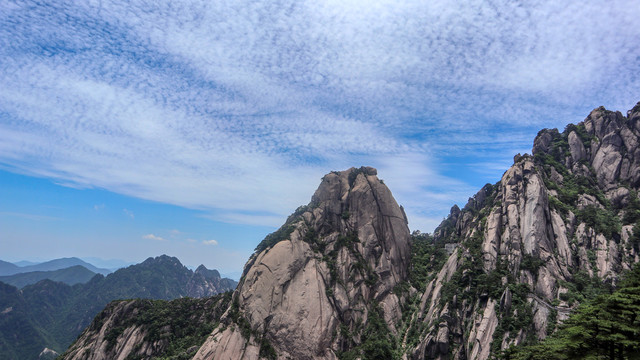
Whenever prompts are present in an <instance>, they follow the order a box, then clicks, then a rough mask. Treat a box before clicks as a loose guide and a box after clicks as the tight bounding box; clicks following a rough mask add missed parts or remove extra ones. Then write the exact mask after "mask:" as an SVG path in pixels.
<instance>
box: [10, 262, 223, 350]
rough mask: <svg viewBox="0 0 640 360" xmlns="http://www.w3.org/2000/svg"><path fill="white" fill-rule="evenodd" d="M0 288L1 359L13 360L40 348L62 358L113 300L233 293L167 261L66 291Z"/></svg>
mask: <svg viewBox="0 0 640 360" xmlns="http://www.w3.org/2000/svg"><path fill="white" fill-rule="evenodd" d="M0 284H1V285H2V286H3V288H2V289H4V290H3V291H4V292H5V295H6V297H7V299H13V300H10V302H11V303H7V304H4V303H3V302H0V307H1V309H0V313H2V312H3V311H6V313H3V314H4V315H5V316H0V354H13V356H14V358H16V359H33V358H36V357H37V356H38V354H39V353H40V352H41V351H42V350H43V349H44V348H45V347H46V348H49V349H53V350H55V351H57V352H59V353H62V352H63V351H64V350H65V349H66V348H67V347H68V346H69V345H70V344H71V343H72V342H73V340H74V339H75V338H76V337H77V335H79V334H80V333H81V332H82V330H83V329H85V328H86V327H87V326H88V325H89V324H90V323H91V321H92V319H93V318H94V317H95V316H96V315H97V314H99V313H100V311H101V310H102V309H103V308H104V307H105V306H106V305H107V304H108V303H109V302H110V301H112V300H117V299H131V298H150V299H165V300H171V299H175V298H182V297H194V298H200V297H206V296H212V295H215V294H217V293H220V292H224V291H229V290H232V289H233V288H235V282H232V280H230V279H221V278H215V277H214V276H211V277H209V278H205V277H204V276H203V275H202V274H195V273H194V272H192V271H191V270H189V269H187V268H186V267H184V266H183V265H182V264H181V263H180V261H179V260H178V259H177V258H175V257H169V256H166V255H163V256H158V257H156V258H152V257H150V258H148V259H146V260H145V261H144V262H143V263H141V264H137V265H132V266H129V267H127V268H124V269H119V270H118V271H116V272H114V273H112V274H109V275H107V276H106V277H105V276H103V275H101V274H96V275H95V276H93V277H92V278H91V280H89V282H87V283H86V284H76V285H73V286H70V285H67V284H64V283H60V282H55V281H52V280H49V279H45V280H41V281H39V282H38V283H36V284H32V285H27V286H25V287H24V288H22V289H20V290H18V289H16V288H15V287H13V286H10V285H7V284H4V283H0ZM5 295H3V296H0V299H2V298H3V297H5ZM7 301H9V300H7ZM12 303H15V304H21V305H20V306H18V307H16V306H13V305H12ZM14 309H15V310H14ZM18 310H19V311H18ZM17 323H18V324H21V326H22V328H23V331H21V332H22V333H24V334H27V335H28V336H25V340H24V343H23V344H22V345H21V343H19V342H15V341H12V340H11V339H12V338H13V337H14V336H15V334H14V331H15V329H14V328H15V326H16V325H15V324H17ZM25 344H29V345H28V346H26V345H25Z"/></svg>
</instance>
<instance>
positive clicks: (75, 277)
mask: <svg viewBox="0 0 640 360" xmlns="http://www.w3.org/2000/svg"><path fill="white" fill-rule="evenodd" d="M95 275H96V273H95V272H93V271H91V270H89V269H87V268H86V267H84V266H82V265H75V266H71V267H68V268H64V269H59V270H53V271H31V272H24V273H18V274H14V275H9V276H0V281H2V282H4V283H7V284H10V285H13V286H16V287H18V288H23V287H25V286H27V285H31V284H35V283H37V282H38V281H40V280H44V279H50V280H53V281H60V282H63V283H65V284H69V285H75V284H84V283H86V282H88V281H89V280H91V278H92V277H94V276H95Z"/></svg>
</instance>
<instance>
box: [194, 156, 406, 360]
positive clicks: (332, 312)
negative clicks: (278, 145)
mask: <svg viewBox="0 0 640 360" xmlns="http://www.w3.org/2000/svg"><path fill="white" fill-rule="evenodd" d="M376 174H377V172H376V170H375V169H373V168H366V167H363V168H360V169H355V168H352V169H349V170H346V171H342V172H332V173H330V174H328V175H326V176H325V177H324V178H323V179H322V183H321V184H320V187H319V188H318V190H317V191H316V192H315V194H314V195H313V198H312V200H311V203H310V204H309V205H307V206H304V207H301V208H299V209H298V210H297V211H296V212H295V213H294V214H293V215H291V216H290V217H289V219H288V220H287V222H286V223H285V225H284V226H283V227H282V228H281V229H280V230H278V231H277V232H276V233H274V234H272V235H270V236H269V237H267V238H266V239H265V241H263V243H262V244H260V245H259V246H258V248H257V251H256V253H255V254H254V255H253V256H252V257H251V258H250V259H249V261H248V263H247V265H246V266H245V270H244V275H243V277H242V279H241V281H240V284H239V285H238V288H237V290H236V291H235V293H234V297H233V301H234V303H233V305H232V307H231V308H230V309H229V310H228V311H227V314H226V317H225V320H224V321H226V326H224V327H221V328H219V329H217V330H216V331H215V332H214V333H213V334H212V335H211V337H210V339H209V340H208V341H207V342H206V343H205V344H204V345H203V346H202V347H201V348H200V350H199V351H198V353H197V354H196V356H195V359H214V358H215V359H238V358H245V359H257V358H259V357H260V356H267V355H269V354H272V355H274V356H276V357H277V358H283V359H286V358H294V359H316V358H326V359H335V358H337V357H338V355H340V354H343V353H347V352H349V351H351V350H352V349H354V348H357V347H358V345H360V344H362V343H363V342H364V341H365V339H363V338H362V336H361V335H362V330H363V329H364V328H366V327H367V324H368V321H369V318H370V317H371V313H372V312H376V314H375V316H381V317H382V318H383V319H384V323H385V324H386V326H387V327H388V329H389V332H390V334H397V329H396V324H398V323H399V320H400V318H401V315H402V314H401V310H400V299H399V298H398V296H397V295H396V294H395V293H394V291H393V290H394V288H395V287H396V286H397V285H398V284H400V283H401V282H403V281H405V280H406V279H407V270H408V266H409V255H410V248H409V246H410V244H409V239H410V234H409V229H408V227H407V219H406V217H405V214H404V211H403V210H402V208H401V207H399V206H398V204H397V203H396V201H395V200H394V199H393V197H392V195H391V192H390V191H389V189H388V188H387V187H386V186H385V185H384V184H383V183H382V182H381V181H380V180H379V179H378V178H377V176H376Z"/></svg>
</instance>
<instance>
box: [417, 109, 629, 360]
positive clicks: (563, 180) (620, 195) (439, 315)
mask: <svg viewBox="0 0 640 360" xmlns="http://www.w3.org/2000/svg"><path fill="white" fill-rule="evenodd" d="M639 123H640V103H639V104H638V105H636V107H634V109H632V110H630V111H629V112H628V115H627V116H626V117H625V116H623V115H622V114H621V113H619V112H611V111H608V110H606V109H604V108H602V107H601V108H598V109H595V110H593V111H592V112H591V114H589V116H588V117H587V118H586V119H585V120H584V122H582V123H579V124H578V125H569V126H567V128H566V129H565V131H564V132H563V133H560V132H558V130H556V129H553V130H546V129H545V130H542V131H540V133H539V134H538V136H537V137H536V139H535V141H534V145H533V155H526V154H525V155H524V156H517V157H516V158H515V163H514V164H513V166H512V167H511V168H510V169H508V170H507V171H506V172H505V173H504V175H503V177H502V179H501V180H500V181H499V182H498V183H496V184H495V185H487V186H485V187H484V188H483V189H482V190H481V191H480V192H479V193H478V194H476V195H475V196H474V197H473V198H471V199H470V200H469V203H468V204H467V205H466V206H465V207H464V208H463V209H462V210H459V209H457V208H455V209H452V211H451V214H450V215H449V218H448V219H447V221H445V222H443V224H442V225H441V226H440V227H439V228H438V229H436V231H435V233H434V236H435V238H436V239H435V240H436V241H445V242H455V243H459V246H458V252H455V253H453V254H452V255H451V256H450V258H449V261H448V262H447V263H446V265H445V266H444V267H443V268H442V269H441V270H440V272H439V274H438V276H437V277H436V278H435V279H434V280H432V281H431V283H429V284H428V286H427V289H426V291H425V293H424V294H423V295H422V299H423V302H424V305H423V306H422V307H421V309H420V310H419V311H418V313H417V314H416V315H415V318H416V319H417V320H418V321H419V322H420V324H421V328H422V329H424V330H423V334H424V335H423V336H422V337H421V341H420V343H419V345H418V346H416V348H415V349H413V350H412V356H413V358H415V359H423V358H425V357H426V358H433V359H487V358H489V357H490V355H491V354H492V353H495V352H496V351H499V350H500V349H505V348H507V347H508V346H510V345H512V344H519V343H522V342H524V341H525V340H526V339H527V338H531V337H536V338H539V339H542V338H544V337H546V336H547V335H548V332H549V331H553V329H554V328H555V325H556V323H557V322H558V321H560V320H563V319H566V318H567V317H568V315H569V313H570V312H571V310H572V309H573V308H575V307H576V306H577V304H578V303H577V301H576V300H575V297H574V295H575V294H576V293H577V291H576V286H575V283H576V281H579V279H584V278H591V279H594V280H595V281H600V282H604V283H606V284H610V285H612V286H614V285H615V282H616V281H617V276H618V274H620V272H621V271H622V270H624V269H628V268H629V267H630V266H631V265H632V264H633V263H635V262H637V261H638V260H640V259H639V257H638V250H639V249H638V244H637V243H633V242H632V241H631V240H630V238H631V237H632V235H633V230H632V228H633V225H634V224H635V223H636V222H637V221H638V220H640V213H639V212H638V210H640V200H639V199H638V190H639V187H640V149H639V148H638V142H639V141H640V124H639ZM475 257H481V259H482V263H481V264H480V265H481V267H482V273H480V274H479V275H477V274H474V275H473V276H468V275H467V274H470V273H471V272H472V271H473V269H474V265H473V264H474V263H473V258H475ZM480 265H475V266H476V267H477V266H480ZM483 274H484V275H483ZM478 276H487V277H491V276H494V280H495V279H499V281H500V282H501V283H502V284H503V285H502V286H498V287H497V288H496V287H494V289H498V290H500V292H498V293H494V294H492V293H491V288H489V291H485V292H484V293H483V292H479V293H475V294H474V295H475V296H476V297H475V298H473V297H469V296H468V294H470V293H472V291H471V290H473V289H472V286H468V287H465V286H466V285H465V284H466V283H465V279H466V280H469V281H471V282H473V281H477V282H478V283H480V282H481V281H482V280H480V281H478V280H477V279H478ZM452 278H453V279H455V283H454V285H456V286H458V288H457V295H456V296H455V297H454V300H456V302H457V304H455V306H453V305H452V303H451V300H449V299H448V298H445V299H444V300H445V301H443V294H442V287H443V284H447V283H448V282H449V279H452ZM483 279H484V278H483ZM596 279H597V280H596ZM581 281H582V280H581ZM494 282H495V281H494ZM488 285H489V286H495V284H491V283H489V284H488ZM514 289H515V290H518V291H519V294H516V293H514V292H513V291H512V290H514ZM494 292H495V290H494ZM465 294H467V296H466V297H465ZM460 298H464V300H463V301H460ZM496 301H497V302H498V303H499V306H496ZM516 301H517V302H519V305H518V306H517V309H514V307H515V305H514V302H516ZM496 309H498V312H497V313H496ZM517 317H526V318H527V319H528V321H529V324H530V325H528V326H521V327H520V328H516V329H515V331H514V329H513V328H514V326H513V325H511V326H510V327H508V326H505V325H503V324H504V323H506V322H513V321H514V320H513V319H515V318H517ZM443 319H444V320H443ZM510 329H511V330H512V331H511V332H510V331H509V330H510ZM441 333H443V334H444V333H446V334H448V339H447V341H446V344H445V343H443V342H442V340H440V337H439V336H438V335H437V334H441ZM434 334H436V335H434Z"/></svg>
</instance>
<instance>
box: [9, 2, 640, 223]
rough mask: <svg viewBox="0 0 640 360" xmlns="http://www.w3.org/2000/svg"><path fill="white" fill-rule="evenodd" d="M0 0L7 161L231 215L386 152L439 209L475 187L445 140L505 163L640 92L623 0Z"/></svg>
mask: <svg viewBox="0 0 640 360" xmlns="http://www.w3.org/2000/svg"><path fill="white" fill-rule="evenodd" d="M0 7H1V10H2V11H0V19H1V20H2V21H0V44H2V46H0V83H1V84H3V86H2V87H0V164H2V166H6V167H9V168H11V169H12V171H17V172H21V173H25V174H29V175H35V176H41V177H47V178H52V179H54V180H55V181H57V182H59V183H64V184H67V185H68V186H74V187H80V188H83V187H97V188H104V189H107V190H110V191H114V192H117V193H121V194H125V195H130V196H135V197H139V198H143V199H149V200H154V201H159V202H165V203H170V204H175V205H179V206H185V207H189V208H195V209H201V210H203V211H205V212H206V213H207V214H210V216H212V217H213V218H215V219H216V220H221V221H227V222H234V223H248V224H259V225H271V226H274V225H275V226H277V225H279V224H281V223H282V222H283V221H284V218H285V217H286V215H288V213H289V212H290V211H291V210H292V209H295V208H296V207H297V206H298V205H300V204H304V203H306V202H307V201H308V199H309V197H310V195H311V194H312V192H313V190H314V189H315V187H316V186H317V185H318V183H319V178H320V177H321V176H322V175H323V174H324V173H326V172H328V171H330V170H341V169H344V168H348V167H350V166H359V165H363V164H371V165H374V166H378V167H379V168H380V169H379V170H380V176H381V177H382V178H384V179H386V180H388V183H389V185H390V187H391V189H392V190H393V191H394V194H396V196H397V197H398V200H399V202H401V203H404V204H405V207H406V208H407V212H408V213H409V215H410V218H412V217H415V219H425V220H412V222H419V223H424V224H426V223H431V222H432V220H428V219H434V218H438V215H437V214H441V213H442V211H444V210H442V209H445V208H447V209H448V207H449V206H450V205H451V201H452V200H454V199H461V198H464V197H467V196H470V195H471V194H472V193H474V192H475V191H476V190H477V186H475V185H474V186H469V185H468V183H467V182H463V181H459V180H458V181H456V180H454V179H453V178H452V177H451V176H445V175H443V174H442V169H441V166H439V165H441V164H440V162H441V161H442V160H441V159H442V158H446V157H449V156H452V154H453V155H455V156H460V157H462V156H475V155H477V154H479V153H482V154H481V155H483V156H486V157H488V158H490V159H489V160H487V161H490V162H496V161H500V162H505V161H506V162H507V163H508V159H509V158H510V157H512V156H513V154H512V153H510V151H507V149H522V148H529V147H530V145H531V142H532V136H533V135H535V133H536V132H537V130H538V128H539V127H557V126H560V127H562V126H563V125H564V124H566V123H567V122H569V121H572V122H576V121H579V120H581V119H582V118H583V117H584V116H585V115H586V114H587V113H588V111H589V110H590V109H591V108H594V107H596V106H598V105H601V104H602V105H605V106H608V107H610V108H613V109H619V110H622V111H624V110H625V109H627V108H630V107H631V106H632V105H633V104H634V103H635V102H636V101H637V100H640V99H638V98H637V96H638V94H639V93H640V79H638V77H637V76H636V74H637V73H638V71H640V63H639V62H638V60H637V59H638V57H639V56H640V48H639V47H637V46H636V44H637V43H638V42H639V41H640V28H639V27H637V26H635V25H636V19H637V18H638V17H639V16H640V9H638V8H637V7H633V6H630V5H629V3H628V2H625V1H607V2H604V1H595V2H588V3H585V2H578V1H570V2H562V3H528V4H521V3H514V2H510V1H507V0H500V1H498V2H497V3H495V4H493V5H491V4H488V3H486V2H472V3H460V2H454V1H429V2H418V1H401V2H390V1H381V2H374V3H371V2H362V1H347V2H339V1H330V2H311V1H309V2H304V1H303V2H300V1H281V2H256V1H235V2H224V1H221V2H220V1H218V2H211V1H206V0H194V1H190V2H188V3H178V4H176V3H172V4H171V5H169V4H168V3H167V4H165V3H163V2H160V3H157V4H156V3H154V4H149V3H148V2H141V1H131V2H127V3H123V2H116V1H101V2H99V3H96V2H69V3H65V5H64V6H57V5H49V4H44V3H35V2H33V3H31V2H29V1H26V2H24V3H8V4H3V5H0ZM70 19H72V20H70ZM87 44H91V46H87ZM505 159H506V160H505ZM394 162H395V164H394ZM472 166H473V165H472ZM465 169H468V168H465ZM465 169H462V170H461V171H465ZM496 180H497V179H496ZM416 194H418V195H416ZM456 201H459V200H456ZM445 204H446V205H445ZM125 213H127V215H128V216H130V217H132V218H133V213H130V215H129V212H128V211H125ZM425 226H426V225H425Z"/></svg>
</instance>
